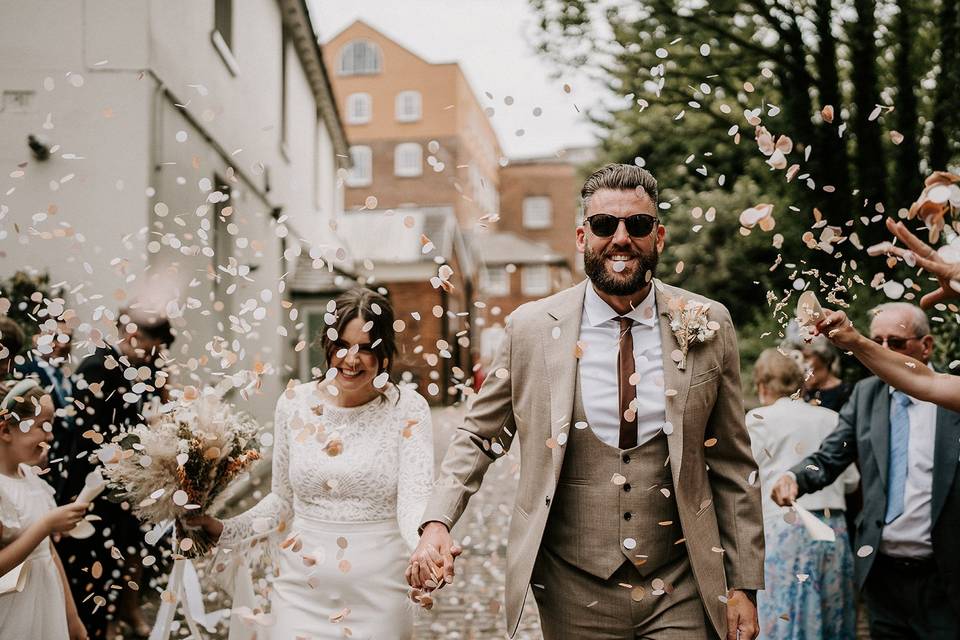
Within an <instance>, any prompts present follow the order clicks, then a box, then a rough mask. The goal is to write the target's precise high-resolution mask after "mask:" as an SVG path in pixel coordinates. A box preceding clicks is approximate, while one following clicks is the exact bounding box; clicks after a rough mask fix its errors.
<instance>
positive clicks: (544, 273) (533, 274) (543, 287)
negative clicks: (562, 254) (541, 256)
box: [521, 264, 550, 296]
mask: <svg viewBox="0 0 960 640" xmlns="http://www.w3.org/2000/svg"><path fill="white" fill-rule="evenodd" d="M521 287H522V288H523V295H525V296H544V295H547V294H548V293H550V267H549V266H548V265H545V264H533V265H528V266H526V267H524V268H523V273H522V274H521Z"/></svg>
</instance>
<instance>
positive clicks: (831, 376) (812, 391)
mask: <svg viewBox="0 0 960 640" xmlns="http://www.w3.org/2000/svg"><path fill="white" fill-rule="evenodd" d="M798 347H799V349H800V352H801V353H803V359H804V362H805V363H806V366H807V372H806V375H805V376H804V383H803V399H804V400H806V401H807V402H812V403H813V404H816V405H818V406H821V407H825V408H827V409H832V410H833V411H839V410H840V407H842V406H843V405H844V403H846V401H847V398H849V397H850V394H851V393H852V392H853V385H852V384H851V383H849V382H845V381H843V380H841V379H840V377H839V375H838V374H839V372H840V371H839V370H840V367H839V364H840V354H839V353H838V352H837V350H836V349H835V348H834V347H833V345H831V344H830V342H829V341H828V340H827V339H826V338H824V337H822V336H816V337H814V338H813V340H811V341H810V342H809V343H806V342H802V343H801V344H799V345H798Z"/></svg>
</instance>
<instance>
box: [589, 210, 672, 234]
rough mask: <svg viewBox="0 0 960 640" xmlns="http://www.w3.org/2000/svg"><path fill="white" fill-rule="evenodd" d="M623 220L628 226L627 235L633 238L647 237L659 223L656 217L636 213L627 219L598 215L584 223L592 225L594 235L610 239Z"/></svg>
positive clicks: (603, 214)
mask: <svg viewBox="0 0 960 640" xmlns="http://www.w3.org/2000/svg"><path fill="white" fill-rule="evenodd" d="M621 220H622V221H623V224H624V225H626V227H627V233H629V234H630V236H631V237H632V238H645V237H647V236H648V235H650V232H651V231H653V230H654V229H655V228H656V227H657V222H658V220H657V219H656V218H655V217H653V216H648V215H646V214H643V213H636V214H634V215H632V216H627V217H626V218H618V217H617V216H612V215H610V214H609V213H596V214H594V215H592V216H590V217H589V218H585V219H584V222H589V223H590V229H591V230H593V233H594V235H597V236H600V237H601V238H609V237H610V236H612V235H613V234H615V233H616V232H617V228H618V227H619V226H620V221H621Z"/></svg>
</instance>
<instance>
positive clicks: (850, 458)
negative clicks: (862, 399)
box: [790, 385, 863, 496]
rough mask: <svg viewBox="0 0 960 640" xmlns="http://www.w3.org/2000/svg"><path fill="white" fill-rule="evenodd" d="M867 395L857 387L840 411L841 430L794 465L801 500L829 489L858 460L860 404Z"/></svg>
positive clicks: (861, 387) (860, 387)
mask: <svg viewBox="0 0 960 640" xmlns="http://www.w3.org/2000/svg"><path fill="white" fill-rule="evenodd" d="M862 391H863V386H862V385H857V386H856V387H855V388H854V390H853V395H851V396H850V399H849V400H848V401H847V403H846V404H845V405H843V407H842V408H841V409H840V414H839V416H838V419H837V427H836V428H835V429H834V430H833V432H831V433H830V435H828V436H827V437H826V438H824V439H823V442H821V443H820V448H819V449H817V450H816V451H814V452H813V453H811V454H810V455H809V456H807V457H806V458H804V459H803V460H801V461H800V462H799V463H797V464H796V465H794V466H793V467H792V468H791V469H790V472H791V473H793V474H794V476H796V484H797V487H798V489H799V492H798V496H799V495H803V494H805V493H813V492H815V491H819V490H820V489H823V488H824V487H828V486H830V485H831V484H833V482H834V481H835V480H836V479H837V478H839V477H840V475H841V474H842V473H843V472H844V470H846V468H847V467H849V466H850V465H851V464H852V463H853V462H854V461H855V460H856V459H857V430H856V424H857V404H858V402H859V396H860V394H861V393H862Z"/></svg>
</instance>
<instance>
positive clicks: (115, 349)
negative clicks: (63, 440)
mask: <svg viewBox="0 0 960 640" xmlns="http://www.w3.org/2000/svg"><path fill="white" fill-rule="evenodd" d="M117 326H118V330H119V336H120V339H119V340H118V342H117V344H116V346H112V345H109V344H108V345H105V346H103V347H101V348H98V349H97V350H96V351H95V352H94V353H93V354H91V355H90V356H88V357H86V358H84V360H83V361H82V362H81V363H80V365H79V366H78V367H77V371H76V374H75V378H76V383H75V391H74V395H75V398H76V401H77V403H78V406H81V407H83V409H82V410H80V411H78V413H77V416H76V428H75V429H73V431H72V436H73V437H72V439H71V442H70V444H69V448H70V453H69V455H68V460H67V461H66V462H65V464H66V469H67V477H66V479H65V482H64V484H63V487H62V490H61V493H60V496H59V498H60V500H61V501H66V500H72V499H74V497H75V496H76V495H77V494H78V493H79V492H80V490H81V489H82V488H83V486H84V484H85V482H86V477H87V475H88V474H89V473H91V472H92V471H93V470H94V468H95V466H96V461H95V460H94V461H91V460H90V454H91V453H92V452H93V451H94V449H95V448H96V444H95V442H94V440H93V439H92V438H90V437H89V434H90V432H96V433H98V434H100V435H102V436H103V438H104V439H105V440H109V439H110V438H111V437H113V436H114V435H115V434H116V433H118V432H119V431H120V430H121V429H123V428H125V427H128V426H133V425H136V424H139V423H141V422H142V421H143V420H144V418H143V413H144V407H145V406H146V405H147V403H148V402H150V400H151V398H153V397H155V396H157V395H158V394H159V393H161V391H162V389H161V387H162V385H163V383H164V382H165V379H166V375H165V372H164V371H163V370H162V366H161V365H162V361H163V355H164V350H165V349H166V348H168V347H169V346H170V345H171V344H172V342H173V333H172V329H171V327H170V322H169V321H168V320H167V318H166V317H165V316H164V315H163V314H162V313H160V312H155V311H151V310H149V309H145V308H140V307H136V306H134V305H131V307H129V308H126V309H123V310H121V312H120V315H119V318H118V323H117ZM138 390H139V391H138ZM85 433H86V434H87V435H84V434H85ZM93 512H94V513H95V514H96V515H98V516H100V518H101V520H100V521H99V522H97V523H96V524H97V526H96V531H95V533H94V534H93V535H92V536H90V537H89V538H86V539H83V540H77V539H74V538H64V539H63V540H61V542H60V543H59V549H60V552H61V555H62V556H63V557H64V559H65V560H67V575H68V577H69V578H70V587H71V589H72V590H73V594H74V597H75V598H76V599H77V601H78V602H80V603H81V604H80V615H81V616H82V617H83V620H84V622H85V624H86V626H87V631H88V632H89V633H90V636H91V637H92V638H106V637H110V638H113V637H115V636H116V631H117V628H118V627H120V626H124V627H129V633H131V634H133V635H134V636H137V637H141V638H144V637H147V636H149V634H150V629H151V626H150V624H148V623H147V621H146V617H145V616H144V614H143V612H142V610H141V608H140V595H139V594H140V593H141V591H143V589H140V588H139V587H140V586H141V585H140V582H141V581H142V580H141V575H142V565H141V564H140V557H141V555H142V554H143V553H144V552H145V551H144V546H143V545H144V542H143V533H142V532H141V530H140V523H139V522H138V521H137V519H136V518H135V517H134V516H133V515H132V514H131V513H130V511H129V508H128V507H125V506H124V505H123V504H117V503H114V502H111V501H109V500H98V501H96V502H95V503H94V507H93ZM112 547H116V549H117V550H118V551H119V552H120V554H119V555H120V556H121V557H119V558H118V557H116V556H115V554H114V553H113V552H112ZM94 563H99V566H100V568H101V570H100V571H98V572H93V571H91V570H90V568H91V567H92V566H93V565H94ZM95 573H97V574H99V575H95ZM131 582H132V583H134V584H136V585H137V587H138V588H133V587H131V586H130V583H131ZM90 595H93V596H94V597H93V598H90V599H87V597H88V596H90ZM98 598H99V599H103V600H105V603H102V602H101V601H98ZM84 600H86V602H84Z"/></svg>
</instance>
